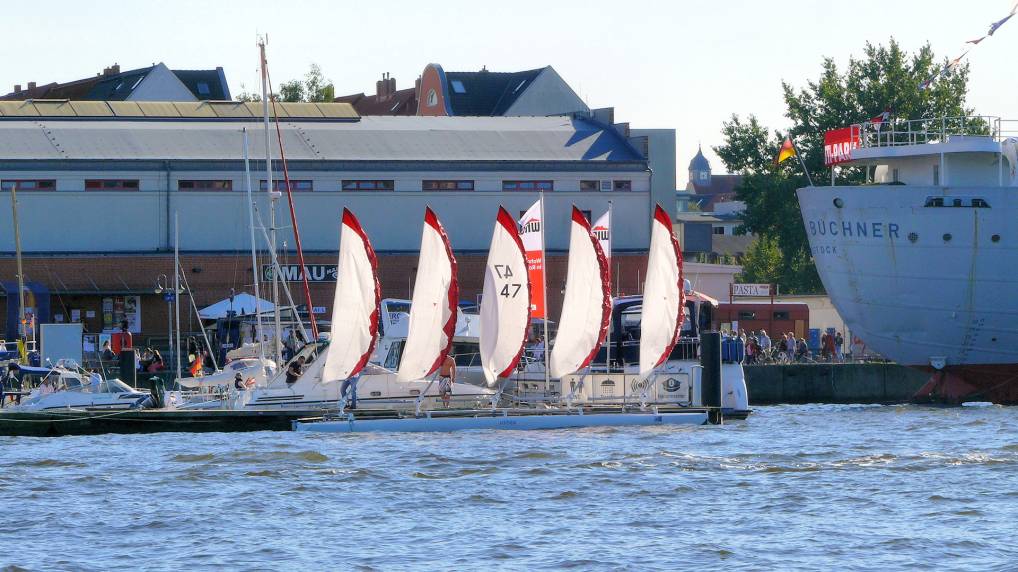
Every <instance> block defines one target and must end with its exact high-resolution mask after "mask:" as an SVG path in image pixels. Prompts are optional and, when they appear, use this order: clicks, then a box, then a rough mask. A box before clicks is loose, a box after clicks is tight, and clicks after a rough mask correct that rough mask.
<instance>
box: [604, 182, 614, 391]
mask: <svg viewBox="0 0 1018 572" xmlns="http://www.w3.org/2000/svg"><path fill="white" fill-rule="evenodd" d="M612 214H614V213H612V202H611V201H608V252H606V253H605V254H606V258H607V260H608V275H609V276H608V279H609V282H608V292H611V281H610V280H611V279H612V278H613V276H611V268H612V266H611V255H612V253H611V248H612V235H613V234H615V227H614V226H613V225H614V221H613V220H612ZM604 367H605V370H606V371H607V372H608V373H611V370H612V326H611V324H609V325H608V338H607V343H606V344H605V346H604Z"/></svg>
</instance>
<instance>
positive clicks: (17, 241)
mask: <svg viewBox="0 0 1018 572" xmlns="http://www.w3.org/2000/svg"><path fill="white" fill-rule="evenodd" d="M17 186H18V184H17V183H12V184H11V217H12V222H13V223H14V256H15V258H16V259H17V264H18V337H19V339H20V340H21V348H19V351H20V352H21V354H22V357H24V354H25V352H26V351H27V349H22V348H25V347H26V344H27V343H28V324H27V323H26V321H25V271H24V270H23V269H22V266H21V226H20V225H19V224H18V191H17Z"/></svg>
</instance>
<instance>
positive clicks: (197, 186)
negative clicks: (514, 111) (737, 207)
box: [0, 100, 675, 337]
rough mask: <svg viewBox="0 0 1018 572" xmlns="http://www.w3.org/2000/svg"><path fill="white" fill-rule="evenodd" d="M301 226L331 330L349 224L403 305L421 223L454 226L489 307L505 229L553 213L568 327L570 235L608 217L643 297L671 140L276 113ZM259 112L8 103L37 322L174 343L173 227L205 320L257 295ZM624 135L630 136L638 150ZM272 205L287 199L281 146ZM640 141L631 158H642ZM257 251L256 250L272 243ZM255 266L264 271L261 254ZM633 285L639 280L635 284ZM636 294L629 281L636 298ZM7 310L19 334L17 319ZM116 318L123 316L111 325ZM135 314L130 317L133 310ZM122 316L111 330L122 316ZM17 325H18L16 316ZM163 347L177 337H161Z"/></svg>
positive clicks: (8, 257)
mask: <svg viewBox="0 0 1018 572" xmlns="http://www.w3.org/2000/svg"><path fill="white" fill-rule="evenodd" d="M278 110H279V114H280V117H281V120H280V127H281V130H282V138H283V147H284V149H285V152H286V156H287V160H288V166H289V176H290V180H291V189H292V191H293V197H294V203H295V209H296V213H297V221H298V224H299V227H300V234H301V238H302V243H303V246H304V249H305V252H306V253H307V254H308V257H307V258H308V260H307V262H308V264H311V265H324V266H316V268H315V269H314V272H313V274H314V276H315V279H316V281H315V282H314V283H313V285H312V296H313V299H314V306H315V308H314V309H313V310H317V311H318V312H319V313H323V314H326V315H328V313H329V312H330V311H331V308H330V306H331V298H332V292H333V286H332V284H330V282H334V280H335V277H334V274H330V273H329V272H328V266H327V265H330V264H331V265H334V264H335V262H336V260H335V257H336V250H337V247H338V226H339V217H340V213H341V211H342V209H343V208H344V207H347V208H350V209H351V210H353V211H354V212H355V213H356V214H357V215H358V216H359V217H360V219H361V221H362V223H363V225H364V227H365V229H366V230H367V232H368V233H369V235H370V236H371V239H372V241H373V243H374V246H375V248H376V250H377V251H378V253H379V255H380V267H381V268H380V271H381V282H382V287H383V295H385V296H392V297H405V296H407V295H408V293H409V292H408V290H409V284H410V283H411V282H412V280H413V277H414V273H415V270H416V253H417V250H418V246H419V241H420V231H421V225H422V219H423V212H424V208H425V206H427V205H430V206H431V207H432V208H434V209H435V210H436V212H437V213H438V215H439V217H440V218H441V219H442V221H443V223H444V224H445V226H446V229H447V231H448V233H449V236H450V238H451V240H452V244H453V248H454V250H455V252H456V255H457V257H458V258H459V261H460V280H461V284H462V293H463V297H464V299H467V300H470V299H473V298H474V297H475V296H476V295H477V294H478V293H479V292H480V289H481V281H482V275H481V272H482V268H483V265H484V260H485V255H486V251H487V248H488V242H489V240H490V235H491V229H492V224H493V220H494V215H495V212H496V210H497V208H498V206H499V205H504V206H505V207H506V208H508V209H509V210H510V211H511V212H522V211H523V210H525V209H526V208H527V207H528V206H529V205H530V204H532V203H533V202H534V201H535V200H537V199H538V197H539V196H540V194H541V193H542V192H543V194H544V196H545V200H546V204H547V209H548V213H547V217H546V218H547V221H546V229H547V230H546V233H547V240H548V250H549V251H550V252H551V253H552V256H551V259H550V261H549V276H550V278H549V299H550V300H549V301H550V303H551V312H552V315H553V316H554V315H557V312H558V309H557V304H558V302H559V299H560V296H561V295H560V292H559V291H560V287H559V283H560V282H563V281H564V276H565V264H564V253H565V251H566V249H567V247H568V220H569V219H568V217H569V210H570V208H571V205H573V204H576V205H577V206H578V207H579V208H580V209H582V210H584V211H586V212H587V213H588V214H589V215H590V216H591V217H594V218H596V217H598V216H600V215H601V214H602V213H603V212H604V211H605V210H607V208H608V205H609V202H611V203H612V208H613V211H614V215H615V228H616V233H615V240H614V249H615V253H614V254H615V255H614V257H613V261H612V265H613V270H614V271H615V273H616V290H617V291H620V292H634V291H638V290H639V288H640V284H639V281H640V280H639V275H640V269H642V267H643V263H644V258H645V254H644V253H645V250H646V248H647V244H648V241H649V218H650V213H651V210H652V208H653V205H654V204H655V203H660V204H662V205H663V206H665V208H668V209H669V210H671V209H673V208H674V190H675V187H674V184H675V180H674V167H673V168H672V169H671V172H668V169H662V171H664V172H663V173H659V172H658V171H656V170H654V169H653V168H652V167H651V163H652V160H653V159H652V157H651V155H652V154H653V153H654V152H655V151H656V152H657V154H658V156H657V159H658V160H659V161H660V160H662V158H663V157H665V156H666V155H667V153H669V150H668V149H669V148H670V149H671V151H670V153H671V155H672V165H673V166H674V131H671V130H654V131H655V133H654V134H653V135H654V137H655V138H656V140H657V141H660V145H658V146H655V145H654V143H653V141H654V140H653V139H651V138H645V139H644V143H643V144H634V142H633V141H632V140H631V137H627V134H626V133H625V132H624V131H623V130H620V129H619V128H618V126H613V125H610V124H607V123H603V122H601V121H598V120H597V119H594V118H593V117H585V116H582V115H572V116H551V117H419V116H403V117H361V116H359V115H358V114H357V113H356V111H355V110H354V109H353V107H351V106H350V105H349V104H344V103H328V104H302V103H296V104H281V105H279V106H278ZM260 115H261V108H260V106H259V105H258V104H253V103H240V102H185V103H167V102H144V101H110V102H77V101H39V100H36V101H24V102H22V101H9V102H0V181H2V182H0V186H2V191H0V200H2V201H3V204H10V192H11V190H16V191H17V197H18V203H19V215H20V227H21V235H22V239H21V240H22V247H23V251H24V252H25V275H26V279H27V280H28V281H29V282H31V283H32V284H33V288H34V289H35V290H34V292H35V297H37V298H40V299H41V298H47V301H48V302H49V311H48V312H43V308H44V306H45V303H43V301H41V300H40V302H39V303H38V310H37V311H38V319H39V321H40V322H60V321H65V322H67V321H81V322H83V323H84V324H85V327H86V329H87V330H88V331H91V332H98V331H102V330H107V329H109V328H111V327H114V325H115V323H116V322H117V321H118V317H119V315H120V314H123V313H124V312H125V311H128V310H129V311H130V312H132V313H133V314H132V317H131V320H130V321H131V323H132V328H134V329H136V331H137V332H138V333H140V334H142V335H143V337H144V336H146V335H149V336H158V335H160V334H162V333H163V332H164V331H165V328H166V319H167V304H166V303H165V302H164V301H163V298H162V297H161V296H159V295H157V294H155V292H154V290H155V285H156V281H157V279H159V278H160V275H161V274H167V275H170V276H172V268H173V267H172V250H173V247H174V221H175V220H178V221H179V247H180V250H181V252H182V267H183V270H184V272H185V273H186V274H187V276H186V277H187V279H188V282H189V283H190V285H191V288H192V290H193V291H194V296H195V303H196V304H197V305H198V306H202V305H204V304H207V303H212V302H215V301H218V300H219V299H222V298H224V297H225V296H228V295H229V294H230V292H231V291H234V292H241V291H248V292H250V291H251V289H250V285H251V282H252V278H251V274H252V268H251V259H250V255H249V254H248V252H247V250H248V248H249V240H250V239H249V225H248V210H247V201H246V199H245V192H244V191H245V190H246V185H245V175H244V160H243V158H244V147H243V132H244V130H247V132H248V136H249V141H250V145H249V149H250V155H251V158H252V161H251V169H252V180H253V186H254V187H255V189H254V190H255V193H256V195H257V196H258V199H257V201H256V202H258V203H259V209H258V210H259V212H260V213H261V215H262V216H263V218H264V219H265V220H266V221H267V220H268V211H269V208H270V207H269V202H268V198H267V195H268V193H267V192H266V191H267V190H268V189H269V188H270V183H269V182H268V177H267V176H266V174H265V162H264V155H265V152H264V149H265V140H264V138H263V131H262V126H261V123H260ZM630 135H631V134H630ZM269 143H270V146H271V148H272V157H273V159H274V160H273V164H272V167H273V174H272V177H271V178H272V179H273V182H272V183H271V188H275V189H281V188H282V186H283V185H282V179H283V176H282V172H281V168H280V163H279V161H278V147H277V142H276V141H275V137H274V131H273V136H272V140H271V141H270V142H269ZM637 143H639V141H637ZM277 207H278V212H277V219H278V220H279V221H281V222H280V223H279V225H278V226H280V227H281V228H280V232H279V242H280V248H281V251H282V253H283V254H282V257H283V260H284V263H286V264H291V263H294V262H295V260H294V258H295V256H294V240H293V234H292V229H291V228H290V224H289V215H288V211H287V209H286V203H285V195H284V198H283V200H281V201H280V202H279V204H278V205H277ZM261 248H262V249H264V244H262V245H261ZM13 252H14V241H13V229H12V221H11V212H10V209H9V208H5V209H2V210H0V253H2V255H0V256H2V258H0V281H2V282H3V286H4V289H5V291H7V293H8V297H9V298H16V296H12V295H13V294H14V293H15V292H16V287H15V288H13V289H12V288H11V282H12V281H13V280H14V277H15V270H14V260H13ZM262 258H263V259H264V260H262V261H260V262H259V265H260V266H261V265H263V264H267V262H268V260H267V257H266V256H264V255H263V256H262ZM627 281H628V282H627ZM630 282H631V283H630ZM12 308H13V309H14V311H15V312H16V305H12V304H11V303H10V301H9V303H8V304H4V305H0V318H4V323H6V324H7V328H6V331H7V335H8V336H11V335H12V334H13V331H14V329H15V325H14V320H13V315H12V311H11V309H12ZM118 308H119V309H120V310H117V309H118ZM124 308H127V309H128V310H124ZM118 312H119V314H118ZM4 314H6V315H4ZM162 335H163V336H165V334H162Z"/></svg>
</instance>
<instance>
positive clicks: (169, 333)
mask: <svg viewBox="0 0 1018 572" xmlns="http://www.w3.org/2000/svg"><path fill="white" fill-rule="evenodd" d="M154 291H155V293H156V294H162V295H163V299H164V300H166V343H168V344H169V348H170V351H169V353H168V354H167V355H166V357H164V358H163V367H164V368H166V369H169V366H168V365H166V363H167V362H166V360H168V359H169V358H170V354H173V350H174V348H173V300H174V299H175V298H176V297H177V296H178V295H179V294H180V293H181V292H183V289H180V290H178V291H177V292H176V293H174V292H173V286H172V285H170V279H169V278H167V277H166V275H165V274H160V275H159V276H156V287H155V290H154ZM177 351H180V348H177ZM177 377H180V372H179V371H178V372H177Z"/></svg>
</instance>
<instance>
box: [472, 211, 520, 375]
mask: <svg viewBox="0 0 1018 572" xmlns="http://www.w3.org/2000/svg"><path fill="white" fill-rule="evenodd" d="M529 327H530V279H529V275H528V272H527V253H526V251H525V250H524V248H523V241H522V240H521V239H520V233H519V228H518V227H517V225H516V221H515V220H513V217H512V215H510V214H509V213H508V212H507V211H506V210H505V209H504V208H502V207H499V209H498V217H497V218H496V219H495V231H494V233H493V234H492V237H491V247H490V248H489V249H488V262H487V264H486V265H485V267H484V294H483V296H482V297H481V336H480V342H481V344H480V345H481V368H482V369H483V370H484V378H485V379H486V380H487V382H488V385H493V384H494V383H495V381H496V380H497V379H498V378H500V377H508V376H509V374H511V373H512V371H513V369H514V368H515V367H516V364H517V363H519V361H520V356H521V355H523V345H524V343H525V342H526V340H527V330H528V328H529Z"/></svg>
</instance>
